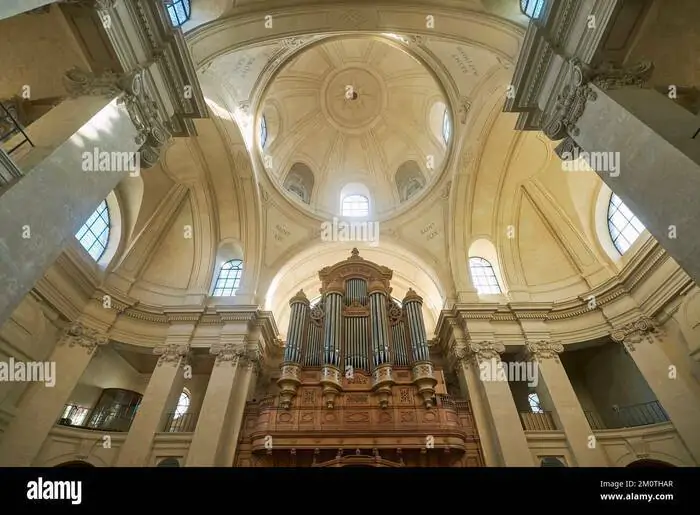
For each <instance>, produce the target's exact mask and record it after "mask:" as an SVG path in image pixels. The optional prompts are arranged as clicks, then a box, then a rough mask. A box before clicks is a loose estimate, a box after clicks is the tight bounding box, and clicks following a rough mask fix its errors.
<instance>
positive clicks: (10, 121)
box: [0, 102, 34, 154]
mask: <svg viewBox="0 0 700 515" xmlns="http://www.w3.org/2000/svg"><path fill="white" fill-rule="evenodd" d="M18 118H19V116H18V113H17V110H16V108H15V107H13V106H12V105H10V104H8V105H5V104H4V103H3V102H0V145H4V144H5V143H8V142H9V141H10V140H14V141H16V143H14V145H13V146H12V147H10V148H6V149H4V150H5V151H6V152H7V153H8V154H12V153H13V152H14V151H15V150H17V149H19V148H20V147H21V146H22V145H24V144H25V143H29V144H30V145H31V146H32V147H33V146H34V143H32V141H31V140H30V139H29V136H27V133H26V132H25V130H24V127H22V124H20V123H19V120H18ZM18 134H21V135H22V137H21V138H17V139H16V140H15V136H16V135H18Z"/></svg>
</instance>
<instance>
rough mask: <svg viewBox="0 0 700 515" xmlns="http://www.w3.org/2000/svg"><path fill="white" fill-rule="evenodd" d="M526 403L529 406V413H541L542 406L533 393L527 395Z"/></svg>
mask: <svg viewBox="0 0 700 515" xmlns="http://www.w3.org/2000/svg"><path fill="white" fill-rule="evenodd" d="M527 402H528V403H529V404H530V411H531V412H532V413H542V412H543V410H542V406H541V405H540V397H539V395H537V394H536V393H535V392H532V393H529V394H527Z"/></svg>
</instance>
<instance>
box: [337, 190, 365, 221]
mask: <svg viewBox="0 0 700 515" xmlns="http://www.w3.org/2000/svg"><path fill="white" fill-rule="evenodd" d="M342 213H343V216H367V215H369V199H368V198H367V197H365V196H364V195H348V196H347V197H344V198H343V210H342Z"/></svg>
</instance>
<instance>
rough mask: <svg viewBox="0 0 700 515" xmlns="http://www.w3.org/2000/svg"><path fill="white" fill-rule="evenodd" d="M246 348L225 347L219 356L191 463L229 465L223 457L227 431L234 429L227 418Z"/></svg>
mask: <svg viewBox="0 0 700 515" xmlns="http://www.w3.org/2000/svg"><path fill="white" fill-rule="evenodd" d="M242 352H243V351H239V350H237V349H225V350H223V351H221V353H219V354H218V356H217V359H216V362H215V364H214V368H213V369H212V372H211V377H210V378H209V383H208V384H207V392H206V394H205V396H204V402H203V403H202V409H201V411H200V413H199V418H198V419H197V428H196V429H195V432H194V436H193V437H192V443H191V445H190V450H189V452H188V454H187V460H186V462H185V466H187V467H216V466H226V465H225V464H224V463H223V460H221V458H222V456H221V451H222V447H223V445H224V439H225V432H226V431H230V430H231V428H230V427H227V426H226V421H227V419H228V418H230V417H229V412H230V410H231V404H232V402H231V401H232V398H233V396H234V387H235V385H236V381H237V379H238V376H239V375H240V370H241V367H240V366H239V362H240V359H241V358H242ZM228 466H230V464H229V465H228Z"/></svg>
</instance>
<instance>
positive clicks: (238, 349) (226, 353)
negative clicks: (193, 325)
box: [209, 343, 246, 367]
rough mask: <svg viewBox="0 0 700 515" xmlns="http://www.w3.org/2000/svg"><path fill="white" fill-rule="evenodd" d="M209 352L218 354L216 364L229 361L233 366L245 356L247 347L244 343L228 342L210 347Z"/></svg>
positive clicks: (217, 365) (219, 364)
mask: <svg viewBox="0 0 700 515" xmlns="http://www.w3.org/2000/svg"><path fill="white" fill-rule="evenodd" d="M209 353H210V354H213V355H215V356H216V360H215V361H214V366H216V367H219V366H221V365H223V364H225V363H228V364H229V365H231V366H232V367H235V366H237V365H238V363H239V362H240V361H241V360H242V359H243V358H244V357H245V355H246V349H245V345H244V344H239V343H226V344H224V345H218V346H212V348H211V349H209Z"/></svg>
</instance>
